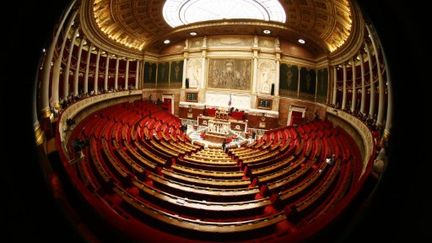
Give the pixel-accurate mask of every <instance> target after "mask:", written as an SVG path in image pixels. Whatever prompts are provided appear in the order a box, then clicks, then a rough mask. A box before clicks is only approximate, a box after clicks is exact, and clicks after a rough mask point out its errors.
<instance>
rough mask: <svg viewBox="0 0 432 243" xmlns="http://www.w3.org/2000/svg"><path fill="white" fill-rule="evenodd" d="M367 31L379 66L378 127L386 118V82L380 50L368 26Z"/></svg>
mask: <svg viewBox="0 0 432 243" xmlns="http://www.w3.org/2000/svg"><path fill="white" fill-rule="evenodd" d="M366 29H367V31H368V34H369V38H370V40H371V42H372V47H373V50H374V52H375V61H376V65H377V72H378V92H379V96H378V97H379V98H378V116H377V121H376V125H377V126H382V125H383V124H382V122H383V118H384V108H385V107H384V105H385V93H384V89H385V87H384V80H383V77H382V72H381V63H380V60H379V49H378V47H377V45H376V43H375V38H373V35H372V32H371V30H370V28H369V26H368V25H366Z"/></svg>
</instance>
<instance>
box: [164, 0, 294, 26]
mask: <svg viewBox="0 0 432 243" xmlns="http://www.w3.org/2000/svg"><path fill="white" fill-rule="evenodd" d="M163 16H164V19H165V21H166V22H167V23H168V24H169V25H170V26H171V27H173V28H174V27H177V26H181V25H187V24H192V23H197V22H202V21H207V20H221V19H257V20H264V21H276V22H281V23H285V21H286V15H285V11H284V9H283V7H282V5H281V4H280V3H279V1H278V0H217V1H215V0H167V1H166V2H165V4H164V6H163Z"/></svg>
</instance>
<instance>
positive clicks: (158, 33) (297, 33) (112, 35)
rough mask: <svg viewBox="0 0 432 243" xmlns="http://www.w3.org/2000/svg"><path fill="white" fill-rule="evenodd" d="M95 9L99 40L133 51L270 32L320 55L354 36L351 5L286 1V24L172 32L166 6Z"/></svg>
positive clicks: (92, 16)
mask: <svg viewBox="0 0 432 243" xmlns="http://www.w3.org/2000/svg"><path fill="white" fill-rule="evenodd" d="M86 1H89V3H88V5H86V4H83V5H85V6H91V7H89V8H88V9H86V11H90V12H88V13H87V15H86V16H89V17H88V18H89V19H87V21H92V22H93V25H92V26H96V27H97V28H95V29H94V30H92V31H97V32H99V33H97V35H98V36H103V37H105V38H107V37H108V39H109V40H111V42H115V43H117V44H120V45H122V46H123V47H126V48H129V49H131V50H133V51H135V52H136V51H139V52H141V51H158V50H161V49H162V48H164V47H165V46H164V44H163V43H162V42H163V40H165V39H170V40H171V43H175V42H176V41H182V40H184V39H185V38H189V37H190V36H189V32H191V31H195V32H197V33H198V35H199V36H200V35H201V36H203V35H209V34H211V35H216V34H253V35H255V34H259V35H262V31H263V30H264V29H270V30H271V31H272V33H271V35H272V36H277V37H279V38H280V39H285V40H288V41H292V42H293V41H294V42H295V41H297V39H298V38H303V39H305V40H306V42H307V45H306V48H308V49H310V51H311V52H313V53H315V54H317V55H318V54H326V53H331V52H334V51H335V50H337V49H338V48H339V47H340V46H342V45H343V44H344V43H345V42H346V40H347V39H348V37H349V35H350V33H351V32H352V26H353V20H354V18H353V14H352V5H351V3H350V1H349V0H281V4H282V6H283V8H284V9H285V12H286V16H287V21H286V23H284V24H282V23H277V22H266V21H259V20H246V19H244V20H219V21H206V22H201V23H196V24H190V25H186V26H181V27H177V28H172V27H170V26H169V25H168V24H167V23H166V22H165V20H164V18H163V14H162V9H163V5H164V3H165V1H164V0H86Z"/></svg>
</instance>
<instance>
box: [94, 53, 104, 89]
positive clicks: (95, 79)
mask: <svg viewBox="0 0 432 243" xmlns="http://www.w3.org/2000/svg"><path fill="white" fill-rule="evenodd" d="M101 52H102V51H101V49H99V50H98V52H97V56H96V67H95V73H94V84H93V91H94V94H98V93H99V87H98V84H99V82H98V81H99V61H100V55H101Z"/></svg>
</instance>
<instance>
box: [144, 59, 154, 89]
mask: <svg viewBox="0 0 432 243" xmlns="http://www.w3.org/2000/svg"><path fill="white" fill-rule="evenodd" d="M147 83H152V84H154V83H156V63H151V62H145V64H144V84H147Z"/></svg>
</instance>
